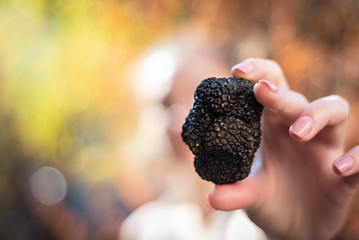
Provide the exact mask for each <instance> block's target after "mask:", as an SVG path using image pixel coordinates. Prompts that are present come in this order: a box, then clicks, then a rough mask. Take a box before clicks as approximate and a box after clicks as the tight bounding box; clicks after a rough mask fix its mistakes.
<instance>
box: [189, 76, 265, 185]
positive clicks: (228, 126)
mask: <svg viewBox="0 0 359 240" xmlns="http://www.w3.org/2000/svg"><path fill="white" fill-rule="evenodd" d="M253 86H254V83H253V82H251V81H248V80H246V79H239V78H208V79H205V80H203V81H202V82H201V84H200V85H199V86H198V87H197V90H196V91H195V93H194V103H193V108H192V109H191V111H190V113H189V115H188V116H187V118H186V122H185V124H184V125H183V129H182V130H183V131H182V138H183V141H184V142H185V143H186V144H187V145H188V146H189V148H190V149H191V151H192V152H193V154H194V155H195V161H194V165H195V168H196V171H197V173H198V174H199V176H200V177H201V178H203V179H204V180H207V181H212V182H213V183H215V184H227V183H234V182H236V181H238V180H242V179H244V178H246V177H247V176H248V174H249V172H250V168H251V165H252V162H253V158H254V154H255V152H256V151H257V149H258V147H259V144H260V140H261V139H260V138H261V130H260V118H261V115H262V110H263V106H262V105H261V104H260V103H258V102H257V100H256V99H255V97H254V93H253Z"/></svg>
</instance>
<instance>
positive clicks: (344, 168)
mask: <svg viewBox="0 0 359 240" xmlns="http://www.w3.org/2000/svg"><path fill="white" fill-rule="evenodd" d="M353 166H354V159H353V158H351V157H347V156H345V157H342V158H339V159H338V160H336V161H334V167H335V169H336V170H337V171H338V172H339V173H340V174H343V175H344V174H345V173H347V172H349V171H350V170H351V169H352V168H353Z"/></svg>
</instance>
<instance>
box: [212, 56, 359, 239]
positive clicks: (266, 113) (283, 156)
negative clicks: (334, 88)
mask: <svg viewBox="0 0 359 240" xmlns="http://www.w3.org/2000/svg"><path fill="white" fill-rule="evenodd" d="M232 74H233V76H235V77H243V78H246V79H249V80H251V81H253V82H256V85H255V86H254V94H255V96H256V99H257V100H258V101H259V102H260V103H261V104H262V105H263V106H264V110H263V116H262V143H261V147H260V149H259V150H258V153H257V157H256V160H255V163H254V166H253V167H252V172H251V174H250V175H249V176H248V177H247V178H246V179H244V180H242V181H238V182H237V183H234V184H226V185H216V186H215V187H214V188H213V189H212V191H211V192H210V193H209V194H208V195H207V202H208V204H209V205H210V206H211V207H213V208H214V209H218V210H224V211H230V210H235V209H242V208H245V209H246V210H247V213H248V216H249V217H250V218H251V219H252V221H253V222H255V223H256V224H257V225H258V226H259V227H261V228H262V229H263V230H264V232H265V233H266V234H267V235H268V236H269V237H271V238H273V239H306V240H310V239H316V240H321V239H330V238H332V237H333V236H334V235H335V234H336V233H337V232H338V231H339V229H340V227H341V225H342V223H343V221H344V219H345V216H346V213H347V209H348V206H349V203H350V200H351V198H352V196H353V195H354V193H355V190H356V187H357V186H358V185H359V174H358V172H359V146H357V147H355V148H353V149H351V150H349V151H348V152H346V153H344V148H345V144H344V140H345V135H346V131H347V127H348V114H349V106H348V103H347V102H346V100H344V99H343V98H342V97H340V96H337V95H332V96H328V97H323V98H320V99H317V100H315V101H313V102H311V103H309V102H308V101H307V99H306V98H305V97H304V96H303V95H302V94H300V93H297V92H295V91H292V90H290V89H289V88H288V84H287V81H286V79H285V77H284V74H283V72H282V70H281V68H280V66H279V65H278V64H277V63H276V62H274V61H271V60H264V59H247V60H245V61H244V62H242V63H241V64H238V65H236V66H234V67H233V68H232Z"/></svg>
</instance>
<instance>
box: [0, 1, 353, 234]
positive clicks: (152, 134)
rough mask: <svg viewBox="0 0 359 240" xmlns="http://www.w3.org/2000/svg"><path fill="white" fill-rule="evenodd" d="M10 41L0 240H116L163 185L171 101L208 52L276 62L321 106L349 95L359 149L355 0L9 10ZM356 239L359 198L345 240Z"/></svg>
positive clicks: (3, 65) (20, 6)
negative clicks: (193, 63) (177, 80)
mask: <svg viewBox="0 0 359 240" xmlns="http://www.w3.org/2000/svg"><path fill="white" fill-rule="evenodd" d="M0 36H1V37H0V124H1V130H0V229H1V230H0V239H119V236H120V233H119V232H120V226H121V224H122V222H123V221H124V220H125V219H126V217H127V216H129V215H130V214H131V213H132V212H133V211H134V210H135V209H137V208H138V207H139V206H141V205H142V204H144V203H146V202H148V201H150V200H153V199H156V198H157V197H158V196H159V195H160V194H161V193H162V192H163V189H164V188H165V187H164V185H166V181H167V178H165V177H164V173H167V168H166V166H164V167H161V166H162V164H163V163H164V162H167V163H168V162H170V158H171V157H170V156H171V155H172V152H173V151H174V150H173V149H172V148H171V146H170V144H169V140H168V138H167V137H166V134H165V129H164V128H163V126H164V125H166V121H168V119H166V117H164V116H166V114H165V112H166V109H165V108H164V107H163V106H162V105H163V103H164V102H163V100H164V98H165V96H166V94H168V92H169V91H170V88H171V82H170V79H171V76H172V75H173V74H174V73H175V69H176V66H177V65H178V64H179V62H180V60H181V59H186V58H187V57H188V55H191V54H190V53H196V52H197V51H200V50H198V49H203V48H204V47H203V46H206V49H207V50H206V51H208V49H210V50H209V52H212V51H213V52H216V53H218V52H219V53H220V54H219V55H220V57H221V59H223V61H224V62H226V64H228V66H232V65H234V64H236V63H238V62H239V61H241V60H243V59H245V58H247V57H263V58H271V59H274V60H276V61H278V62H279V63H280V65H281V66H282V67H283V69H284V72H285V74H286V76H287V79H288V81H289V84H290V86H291V88H292V89H294V90H296V91H299V92H302V93H304V95H305V96H307V97H308V99H310V100H314V99H316V98H319V97H322V96H325V95H328V94H333V93H337V94H340V95H343V96H344V97H345V98H346V99H347V100H348V101H349V102H350V104H351V108H352V111H351V118H350V131H349V133H348V136H347V149H349V148H351V147H353V146H355V145H356V144H358V143H359V136H358V134H357V133H358V131H359V127H358V125H357V119H359V97H358V92H359V2H358V1H355V0H330V1H327V0H312V1H300V0H294V1H285V0H281V1H269V0H252V1H244V0H243V1H242V0H239V1H236V0H226V1H224V0H213V1H204V0H193V1H189V0H172V1H166V0H153V1H149V0H131V1H129V0H103V1H95V0H77V1H69V0H61V1H59V0H27V1H24V0H2V1H0ZM186 54H187V55H186ZM211 54H212V53H210V54H209V55H208V56H212V55H211ZM184 55H186V57H184ZM213 56H218V54H213ZM176 64H177V65H176ZM228 74H230V68H229V69H228ZM180 121H183V122H184V119H180ZM180 123H182V122H180ZM202 201H204V198H203V199H202ZM358 229H359V196H358V197H356V198H355V199H354V201H353V204H352V206H351V210H350V214H349V217H348V219H347V221H346V224H345V226H344V228H343V230H342V233H341V236H340V238H338V239H357V238H354V237H353V236H358V234H359V233H358V232H357V231H358Z"/></svg>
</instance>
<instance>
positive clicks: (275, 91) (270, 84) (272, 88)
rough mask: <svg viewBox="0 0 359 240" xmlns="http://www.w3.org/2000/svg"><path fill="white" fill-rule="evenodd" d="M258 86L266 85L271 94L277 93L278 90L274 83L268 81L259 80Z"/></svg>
mask: <svg viewBox="0 0 359 240" xmlns="http://www.w3.org/2000/svg"><path fill="white" fill-rule="evenodd" d="M258 82H259V83H260V84H264V85H266V86H267V87H268V88H269V90H270V91H271V92H273V93H277V92H278V88H277V85H275V84H274V83H272V82H270V81H268V80H259V81H258Z"/></svg>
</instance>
